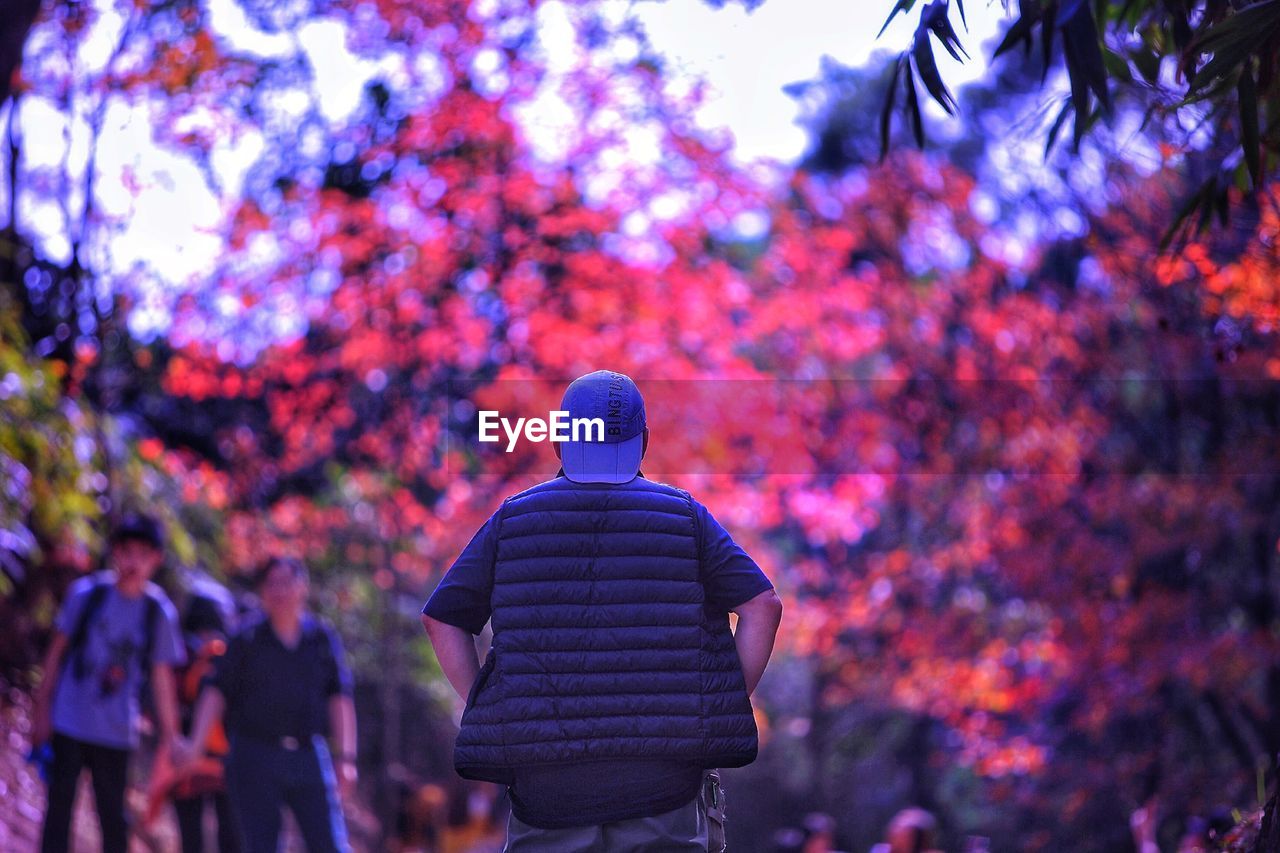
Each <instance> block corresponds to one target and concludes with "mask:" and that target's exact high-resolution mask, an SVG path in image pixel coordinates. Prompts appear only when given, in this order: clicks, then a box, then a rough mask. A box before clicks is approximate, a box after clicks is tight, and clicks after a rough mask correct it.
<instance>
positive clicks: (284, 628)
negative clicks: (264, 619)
mask: <svg viewBox="0 0 1280 853" xmlns="http://www.w3.org/2000/svg"><path fill="white" fill-rule="evenodd" d="M268 621H269V622H270V623H271V630H273V631H275V632H276V636H277V637H279V638H280V642H282V643H284V644H285V645H286V646H289V647H290V648H292V647H293V646H296V645H297V644H298V638H299V637H300V636H302V614H301V613H277V614H274V615H272V616H270V617H269V618H268Z"/></svg>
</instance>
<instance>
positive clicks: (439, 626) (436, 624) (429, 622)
mask: <svg viewBox="0 0 1280 853" xmlns="http://www.w3.org/2000/svg"><path fill="white" fill-rule="evenodd" d="M422 627H423V628H425V629H426V631H427V636H429V637H430V638H431V640H432V642H434V641H435V639H436V637H439V636H441V635H443V634H447V633H452V632H461V631H462V629H461V628H459V627H458V626H456V625H450V624H449V623H448V622H441V621H440V620H439V619H435V618H433V617H431V616H428V615H427V614H425V613H423V614H422Z"/></svg>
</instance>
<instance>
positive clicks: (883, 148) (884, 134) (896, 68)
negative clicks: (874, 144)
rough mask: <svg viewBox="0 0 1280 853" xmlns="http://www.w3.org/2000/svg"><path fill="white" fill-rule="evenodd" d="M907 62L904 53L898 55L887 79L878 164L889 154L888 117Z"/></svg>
mask: <svg viewBox="0 0 1280 853" xmlns="http://www.w3.org/2000/svg"><path fill="white" fill-rule="evenodd" d="M906 62H907V54H906V53H905V52H903V53H901V54H899V55H898V59H897V61H896V62H894V63H893V74H892V75H890V77H889V89H888V91H887V92H885V95H884V106H883V107H881V109H880V162H881V163H883V162H884V158H885V155H886V154H887V153H888V152H889V116H890V115H891V114H892V112H893V104H894V101H895V100H896V98H897V95H898V77H899V76H900V75H901V74H902V66H903V65H904V64H905V63H906Z"/></svg>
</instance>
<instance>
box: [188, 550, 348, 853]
mask: <svg viewBox="0 0 1280 853" xmlns="http://www.w3.org/2000/svg"><path fill="white" fill-rule="evenodd" d="M254 587H255V589H256V591H257V593H258V597H259V599H260V600H261V604H262V611H263V614H262V615H260V616H257V617H256V618H252V619H250V620H249V621H248V622H247V623H246V624H244V625H243V626H242V627H241V628H240V629H239V630H238V631H237V632H236V633H235V634H234V635H232V637H231V639H230V640H229V641H228V643H227V649H226V652H225V653H224V654H222V655H221V656H220V657H218V658H216V659H215V663H214V668H213V672H212V673H210V674H209V675H208V676H207V677H206V679H205V683H204V686H203V687H202V689H201V691H200V697H199V699H198V700H197V702H196V710H195V716H194V721H193V722H192V724H191V738H190V741H189V742H188V743H185V744H184V745H183V747H184V748H183V749H182V750H181V754H179V755H178V756H177V757H176V761H175V764H177V765H178V766H179V767H185V766H189V765H190V764H191V763H193V762H195V761H197V760H199V759H200V758H201V757H202V755H203V751H204V748H205V744H206V743H207V742H208V736H209V731H210V728H211V727H212V725H213V723H214V721H215V720H217V719H219V718H221V719H222V720H223V725H224V727H225V729H226V734H227V739H228V741H229V743H230V751H229V753H228V755H227V758H226V777H225V778H226V785H227V793H228V795H229V797H230V799H231V806H232V813H233V817H234V823H235V824H236V826H237V827H238V828H239V830H240V835H241V844H240V846H241V849H242V850H244V851H246V853H275V851H276V848H277V845H278V843H279V838H280V828H281V823H282V818H283V815H282V812H281V809H282V807H284V806H287V807H288V808H289V810H290V811H291V812H292V813H293V817H294V819H295V821H296V822H297V824H298V828H299V830H300V831H301V832H302V836H303V840H304V841H305V843H306V845H307V850H309V851H310V853H331V851H346V850H349V849H350V845H349V843H348V839H347V829H346V822H345V820H344V818H343V814H342V804H341V799H342V798H346V797H349V796H351V795H352V793H354V786H355V782H356V765H355V758H356V755H355V750H356V718H355V706H354V704H353V702H352V694H353V685H352V678H351V671H350V669H348V667H347V663H346V655H345V652H344V650H343V647H342V641H341V640H340V639H339V638H338V634H337V632H336V631H334V630H333V628H332V627H331V626H330V625H329V624H328V623H327V622H325V621H324V620H323V619H321V618H320V617H318V616H314V615H312V614H311V613H309V612H308V611H307V607H306V602H307V597H308V594H309V589H310V586H309V582H308V579H307V570H306V567H305V566H304V565H303V564H302V563H301V562H300V561H298V560H294V559H289V558H283V557H271V558H269V559H268V560H266V561H265V562H264V564H263V565H262V567H261V568H260V569H259V570H258V572H257V574H256V575H255V578H254ZM326 734H329V735H331V736H332V737H333V739H334V742H335V750H334V751H333V752H331V751H330V749H329V747H328V745H327V744H326V742H325V735H326ZM335 753H336V754H335Z"/></svg>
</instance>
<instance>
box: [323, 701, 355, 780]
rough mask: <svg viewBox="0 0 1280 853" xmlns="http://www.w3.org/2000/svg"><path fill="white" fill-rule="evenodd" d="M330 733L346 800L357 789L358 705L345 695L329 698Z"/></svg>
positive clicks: (339, 778) (335, 761)
mask: <svg viewBox="0 0 1280 853" xmlns="http://www.w3.org/2000/svg"><path fill="white" fill-rule="evenodd" d="M329 731H330V732H332V733H333V745H334V750H335V755H334V763H335V764H336V765H337V771H338V784H339V788H340V789H341V793H342V796H343V798H344V799H346V798H349V797H350V796H351V795H352V794H353V793H355V787H356V705H355V702H353V701H352V700H351V697H350V696H348V695H347V694H345V693H334V694H333V695H332V696H330V697H329Z"/></svg>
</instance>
